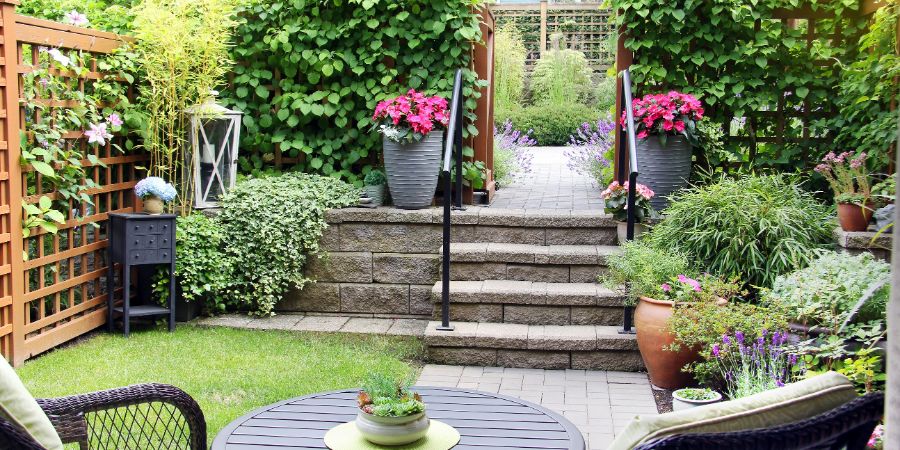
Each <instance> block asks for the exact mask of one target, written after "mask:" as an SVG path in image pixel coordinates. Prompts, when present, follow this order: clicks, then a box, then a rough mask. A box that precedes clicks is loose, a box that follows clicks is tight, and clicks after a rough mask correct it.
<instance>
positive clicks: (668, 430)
mask: <svg viewBox="0 0 900 450" xmlns="http://www.w3.org/2000/svg"><path fill="white" fill-rule="evenodd" d="M855 397H856V390H855V389H854V388H853V384H851V383H850V380H848V379H847V377H845V376H843V375H841V374H839V373H837V372H828V373H825V374H822V375H819V376H815V377H812V378H809V379H806V380H803V381H798V382H796V383H793V384H789V385H787V386H785V387H781V388H778V389H772V390H770V391H766V392H761V393H759V394H756V395H751V396H749V397H744V398H741V399H737V400H731V401H728V402H721V403H714V404H711V405H706V406H699V407H696V408H691V409H687V410H684V411H678V412H674V413H668V414H660V415H658V416H636V417H635V418H634V420H632V421H631V423H630V424H628V426H627V427H626V428H625V430H624V431H622V433H621V434H619V435H618V436H616V440H615V441H613V443H612V445H610V446H609V448H608V449H607V450H630V449H632V448H634V447H636V446H637V445H640V444H643V443H645V442H647V441H649V440H651V439H656V438H659V437H662V436H669V435H672V434H685V433H715V432H725V431H741V430H750V429H754V428H767V427H772V426H777V425H783V424H786V423H791V422H797V421H799V420H804V419H808V418H810V417H813V416H816V415H818V414H821V413H824V412H826V411H828V410H831V409H834V408H837V407H838V406H840V405H843V404H844V403H847V402H849V401H850V400H853V399H854V398H855Z"/></svg>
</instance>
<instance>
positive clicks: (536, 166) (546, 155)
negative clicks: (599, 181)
mask: <svg viewBox="0 0 900 450" xmlns="http://www.w3.org/2000/svg"><path fill="white" fill-rule="evenodd" d="M529 151H530V152H531V154H532V155H533V157H534V159H533V160H532V164H531V169H532V170H531V172H530V173H528V174H526V175H524V176H522V177H520V178H519V179H518V180H516V181H515V182H514V183H513V184H511V185H509V186H502V187H501V188H500V189H499V190H497V194H496V195H495V196H494V201H493V203H491V207H493V208H510V209H525V208H529V209H565V210H585V209H590V210H602V209H603V200H601V199H600V191H601V189H600V188H599V187H598V186H594V184H593V180H592V179H591V178H590V177H587V176H584V175H581V174H579V173H577V172H575V171H573V170H571V169H569V168H568V167H567V164H568V161H569V160H568V158H567V157H566V155H565V151H566V147H532V148H530V149H529Z"/></svg>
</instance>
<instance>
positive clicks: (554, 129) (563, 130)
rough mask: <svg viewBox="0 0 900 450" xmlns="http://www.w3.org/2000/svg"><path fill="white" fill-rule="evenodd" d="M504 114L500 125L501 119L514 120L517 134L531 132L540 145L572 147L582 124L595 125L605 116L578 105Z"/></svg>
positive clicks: (523, 110) (529, 107)
mask: <svg viewBox="0 0 900 450" xmlns="http://www.w3.org/2000/svg"><path fill="white" fill-rule="evenodd" d="M501 114H503V115H504V116H505V117H500V116H498V117H497V118H496V122H497V123H503V122H502V121H500V119H504V121H505V119H506V118H508V119H510V120H512V123H513V128H515V129H516V130H521V131H522V132H527V131H529V130H530V131H531V137H533V138H534V139H535V140H536V141H537V143H538V145H566V144H568V143H569V137H570V136H572V135H573V134H575V132H576V131H577V130H578V127H580V126H581V124H583V123H585V122H588V123H595V122H597V119H598V118H600V116H601V115H605V114H604V113H600V112H598V111H597V110H596V109H594V108H591V107H589V106H585V105H581V104H578V103H572V104H570V105H560V106H550V105H546V106H545V105H535V106H528V107H525V108H521V109H519V110H517V111H512V112H508V113H501Z"/></svg>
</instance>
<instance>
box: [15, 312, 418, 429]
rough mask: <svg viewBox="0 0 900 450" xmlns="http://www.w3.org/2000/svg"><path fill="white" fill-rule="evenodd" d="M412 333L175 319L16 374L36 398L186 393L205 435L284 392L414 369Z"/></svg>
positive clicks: (51, 357)
mask: <svg viewBox="0 0 900 450" xmlns="http://www.w3.org/2000/svg"><path fill="white" fill-rule="evenodd" d="M421 349H422V346H421V343H419V342H418V341H417V340H415V339H412V338H406V339H404V338H396V337H395V338H389V337H382V336H361V335H333V334H332V335H329V334H315V333H297V332H287V331H262V330H236V329H227V328H202V327H196V326H190V325H181V326H179V327H178V329H177V331H176V332H175V333H171V334H170V333H168V332H166V331H164V330H162V329H157V330H151V331H137V332H134V333H132V335H131V337H130V338H128V339H126V338H124V337H122V336H121V335H118V334H116V335H113V334H97V335H95V336H93V337H90V338H88V339H85V340H84V341H82V342H79V343H77V344H75V345H72V346H69V347H66V348H62V349H58V350H55V351H52V352H50V353H47V354H45V355H42V356H39V357H37V358H34V359H33V360H31V361H28V362H26V363H25V364H24V365H23V366H22V367H21V368H20V369H18V373H19V376H20V377H21V378H22V380H23V381H24V383H25V385H26V386H27V387H28V389H29V390H30V391H31V393H32V394H33V395H34V396H35V397H57V396H63V395H70V394H78V393H85V392H90V391H96V390H100V389H108V388H113V387H119V386H126V385H129V384H135V383H143V382H159V383H168V384H172V385H174V386H178V387H179V388H181V389H183V390H185V391H186V392H187V393H188V394H190V395H191V396H192V397H194V399H196V400H197V402H199V403H200V406H201V408H203V413H204V414H205V416H206V423H207V428H208V435H209V440H210V442H212V439H213V437H215V435H216V433H218V432H219V430H221V429H222V428H223V427H224V426H225V425H227V424H228V423H229V422H230V421H232V420H234V419H236V418H238V417H240V416H241V415H243V414H245V413H247V412H249V411H251V410H253V409H255V408H258V407H260V406H263V405H267V404H270V403H274V402H277V401H279V400H284V399H287V398H290V397H296V396H299V395H304V394H309V393H312V392H319V391H327V390H334V389H342V388H351V387H356V386H359V384H360V382H361V381H362V380H363V379H364V378H365V377H366V375H367V374H369V373H371V372H376V371H377V372H383V373H391V374H397V375H402V374H403V373H404V372H407V371H417V370H419V364H418V363H417V362H416V361H417V358H418V357H419V356H420V355H421Z"/></svg>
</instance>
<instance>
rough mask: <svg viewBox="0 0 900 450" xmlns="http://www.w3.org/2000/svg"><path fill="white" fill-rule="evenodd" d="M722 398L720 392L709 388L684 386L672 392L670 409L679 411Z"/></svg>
mask: <svg viewBox="0 0 900 450" xmlns="http://www.w3.org/2000/svg"><path fill="white" fill-rule="evenodd" d="M720 400H722V394H720V393H718V392H716V391H714V390H712V389H709V388H684V389H678V390H677V391H675V392H673V393H672V410H674V411H681V410H683V409H688V408H693V407H695V406H703V405H708V404H710V403H716V402H718V401H720Z"/></svg>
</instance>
